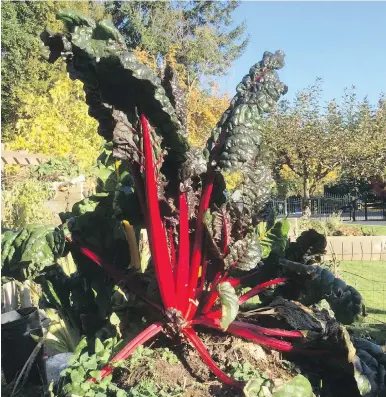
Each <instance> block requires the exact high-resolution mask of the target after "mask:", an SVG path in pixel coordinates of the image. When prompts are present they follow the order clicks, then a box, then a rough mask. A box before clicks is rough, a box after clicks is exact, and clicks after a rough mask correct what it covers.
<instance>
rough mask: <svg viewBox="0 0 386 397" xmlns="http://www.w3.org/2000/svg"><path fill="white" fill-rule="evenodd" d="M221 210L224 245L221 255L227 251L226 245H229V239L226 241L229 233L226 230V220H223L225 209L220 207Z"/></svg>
mask: <svg viewBox="0 0 386 397" xmlns="http://www.w3.org/2000/svg"><path fill="white" fill-rule="evenodd" d="M222 212H223V214H224V225H223V226H224V247H223V251H222V253H223V255H225V254H226V253H227V251H228V245H229V241H228V233H229V231H228V225H227V222H226V220H225V213H226V211H225V210H224V209H222Z"/></svg>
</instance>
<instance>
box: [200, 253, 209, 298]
mask: <svg viewBox="0 0 386 397" xmlns="http://www.w3.org/2000/svg"><path fill="white" fill-rule="evenodd" d="M207 267H208V261H207V260H206V254H205V253H204V256H203V257H202V265H201V276H200V284H199V286H198V296H201V294H202V291H203V290H204V288H205V280H206V269H207Z"/></svg>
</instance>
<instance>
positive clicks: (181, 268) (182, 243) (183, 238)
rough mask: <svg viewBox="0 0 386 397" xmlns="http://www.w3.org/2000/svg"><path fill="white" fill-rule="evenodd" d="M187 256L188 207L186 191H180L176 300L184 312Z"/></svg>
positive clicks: (185, 307) (188, 249)
mask: <svg viewBox="0 0 386 397" xmlns="http://www.w3.org/2000/svg"><path fill="white" fill-rule="evenodd" d="M189 256H190V248H189V208H188V202H187V199H186V193H185V192H182V193H180V236H179V249H178V264H177V271H176V288H177V289H176V294H177V302H178V305H179V308H180V309H181V311H182V312H185V311H186V310H187V307H188V296H189V291H188V285H189Z"/></svg>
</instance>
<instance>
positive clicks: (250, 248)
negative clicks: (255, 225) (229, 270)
mask: <svg viewBox="0 0 386 397" xmlns="http://www.w3.org/2000/svg"><path fill="white" fill-rule="evenodd" d="M260 260H261V246H260V242H259V240H258V238H257V235H256V234H255V233H251V234H250V235H248V236H247V237H245V238H243V239H242V240H239V241H236V242H235V243H234V244H233V245H231V246H230V249H229V254H228V255H227V256H226V257H225V259H224V261H225V266H226V267H229V266H232V265H233V264H234V263H236V264H235V265H234V268H235V269H238V270H243V271H249V270H252V269H254V268H255V267H256V266H257V265H258V263H259V262H260Z"/></svg>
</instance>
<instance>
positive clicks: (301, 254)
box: [286, 229, 327, 263]
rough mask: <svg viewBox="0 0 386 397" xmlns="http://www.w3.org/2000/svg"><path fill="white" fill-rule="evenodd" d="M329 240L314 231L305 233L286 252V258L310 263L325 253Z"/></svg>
mask: <svg viewBox="0 0 386 397" xmlns="http://www.w3.org/2000/svg"><path fill="white" fill-rule="evenodd" d="M326 247H327V240H326V237H325V236H324V235H323V234H320V233H318V232H317V231H316V230H314V229H310V230H306V231H304V232H303V233H302V234H301V235H300V236H299V237H298V238H297V239H296V241H294V242H291V243H290V244H289V246H288V248H287V250H286V258H287V259H289V260H292V261H297V262H303V263H309V261H310V260H312V259H313V258H314V257H315V256H317V255H321V254H324V253H325V249H326Z"/></svg>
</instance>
